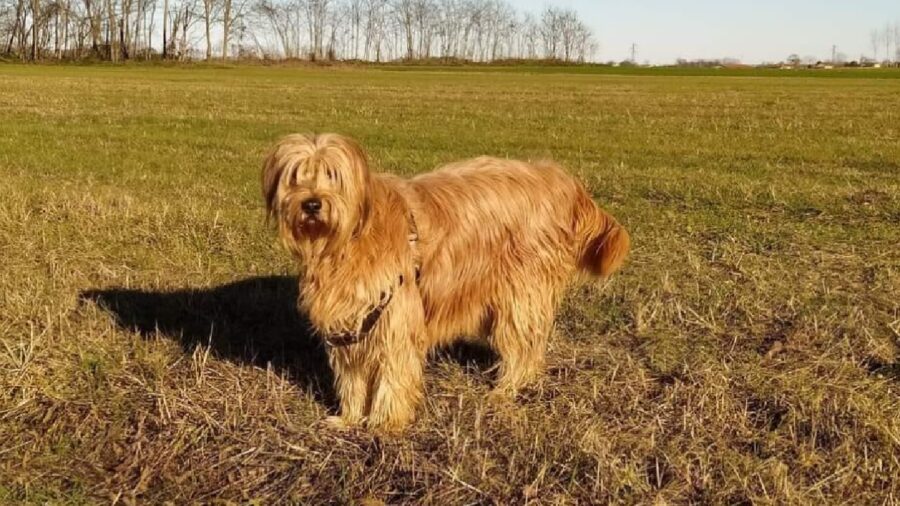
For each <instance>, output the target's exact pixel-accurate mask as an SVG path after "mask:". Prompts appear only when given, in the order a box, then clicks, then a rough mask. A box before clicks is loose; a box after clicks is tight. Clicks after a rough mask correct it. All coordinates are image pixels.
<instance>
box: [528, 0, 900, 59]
mask: <svg viewBox="0 0 900 506" xmlns="http://www.w3.org/2000/svg"><path fill="white" fill-rule="evenodd" d="M513 3H514V5H516V6H518V7H519V8H521V9H526V10H528V11H531V12H539V11H540V10H541V9H542V8H543V7H545V6H547V5H553V6H559V7H571V8H574V9H575V10H576V11H578V13H579V14H580V15H581V18H582V19H583V20H584V21H585V22H586V23H587V24H589V25H590V26H591V27H592V28H593V29H594V32H595V34H596V36H597V39H598V40H599V42H600V52H599V53H598V54H597V55H596V56H595V58H596V59H597V60H600V61H606V60H622V59H625V58H626V57H628V56H629V51H630V47H631V44H632V42H634V43H635V44H637V46H638V54H637V59H638V61H644V60H648V61H650V62H651V63H668V62H673V61H674V60H675V59H676V58H686V59H697V58H725V57H730V58H738V59H740V60H741V61H743V62H745V63H759V62H763V61H770V62H774V61H782V60H784V59H786V58H787V56H788V55H789V54H791V53H797V54H798V55H799V56H800V57H805V56H815V57H817V58H819V59H823V60H824V59H830V58H831V46H832V45H837V46H838V51H839V52H841V53H845V54H846V55H847V56H848V57H849V58H850V59H854V60H855V59H858V58H859V56H860V54H865V55H867V56H871V55H872V47H871V43H870V42H869V33H870V32H871V31H872V30H873V29H876V28H878V29H881V28H883V27H884V25H885V23H896V22H898V21H900V0H843V1H839V0H818V1H816V0H781V1H777V0H757V1H747V0H744V1H741V0H737V1H729V0H719V1H716V0H671V1H665V0H631V1H627V0H619V1H614V0H515V1H514V2H513ZM892 51H893V50H892ZM882 53H883V49H882V50H881V53H880V54H879V56H880V57H881V56H883V54H882Z"/></svg>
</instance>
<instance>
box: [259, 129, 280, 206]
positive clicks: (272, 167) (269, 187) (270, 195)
mask: <svg viewBox="0 0 900 506" xmlns="http://www.w3.org/2000/svg"><path fill="white" fill-rule="evenodd" d="M278 147H279V146H277V145H276V146H275V147H274V148H272V150H271V151H270V152H269V154H268V155H266V158H265V160H263V166H262V193H263V199H264V200H265V201H266V217H267V218H272V217H274V216H275V197H276V195H277V194H278V184H279V181H280V180H281V173H282V172H284V164H283V163H281V160H280V159H279V157H278Z"/></svg>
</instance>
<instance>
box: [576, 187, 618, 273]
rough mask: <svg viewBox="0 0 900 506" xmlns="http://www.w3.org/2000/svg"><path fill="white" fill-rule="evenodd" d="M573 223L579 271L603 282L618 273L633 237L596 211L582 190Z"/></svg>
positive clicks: (602, 211)
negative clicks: (599, 278) (600, 278)
mask: <svg viewBox="0 0 900 506" xmlns="http://www.w3.org/2000/svg"><path fill="white" fill-rule="evenodd" d="M574 222H575V241H576V242H575V247H576V250H575V251H576V253H575V254H576V255H577V256H576V259H577V262H578V267H579V268H580V269H581V270H583V271H585V272H587V273H589V274H593V275H594V276H599V277H602V278H606V277H608V276H609V275H610V274H612V273H614V272H616V271H617V270H618V269H619V268H620V267H621V266H622V263H623V262H624V261H625V257H626V256H627V255H628V249H629V248H630V246H631V237H630V236H629V235H628V232H627V231H626V230H625V228H623V227H622V225H619V222H617V221H616V219H615V218H613V217H612V215H610V214H609V213H607V212H606V211H604V210H602V209H600V208H599V207H597V204H595V203H594V201H593V200H592V199H591V197H590V195H588V193H587V192H586V191H585V190H584V189H582V188H579V191H578V195H577V196H576V198H575V207H574Z"/></svg>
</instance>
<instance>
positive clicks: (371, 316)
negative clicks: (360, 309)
mask: <svg viewBox="0 0 900 506" xmlns="http://www.w3.org/2000/svg"><path fill="white" fill-rule="evenodd" d="M407 219H408V221H409V237H408V240H409V247H410V249H411V250H412V254H413V267H414V270H415V276H416V280H415V281H416V285H418V284H419V277H420V275H421V273H422V265H421V259H420V258H419V249H418V247H417V243H418V242H419V230H418V228H417V227H416V219H415V217H414V216H413V214H412V211H410V212H409V215H408V218H407ZM404 281H405V280H404V279H403V274H400V276H399V277H398V283H397V286H398V287H400V286H403V283H404ZM393 298H394V290H393V287H391V289H389V290H388V291H387V292H381V298H380V299H379V301H378V304H375V305H374V306H372V307H371V309H369V312H368V313H366V316H365V317H363V319H362V321H361V322H360V325H359V328H358V330H356V331H352V330H347V331H344V332H340V333H337V334H332V335H330V336H325V342H326V343H327V344H328V345H329V346H331V347H333V348H342V347H344V346H350V345H352V344H357V343H359V342H362V341H364V340H365V339H366V338H367V337H369V335H370V334H371V333H372V329H374V328H375V324H377V323H378V320H379V318H381V315H382V314H383V313H384V310H385V309H387V305H388V304H389V303H390V302H391V299H393Z"/></svg>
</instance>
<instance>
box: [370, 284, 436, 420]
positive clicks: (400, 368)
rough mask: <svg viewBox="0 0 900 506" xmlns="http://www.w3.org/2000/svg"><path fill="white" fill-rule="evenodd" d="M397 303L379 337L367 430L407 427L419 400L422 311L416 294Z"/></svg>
mask: <svg viewBox="0 0 900 506" xmlns="http://www.w3.org/2000/svg"><path fill="white" fill-rule="evenodd" d="M400 299H401V300H399V301H397V303H396V305H395V306H394V307H393V308H392V310H391V311H390V313H391V314H390V317H389V324H388V325H384V326H383V327H382V329H383V330H382V331H381V336H379V337H380V338H381V339H380V344H381V345H382V346H383V348H382V349H381V350H380V352H381V353H380V358H381V360H380V364H379V368H378V373H377V375H376V379H375V385H374V387H375V391H374V393H373V396H372V407H371V410H370V412H369V418H368V424H369V426H370V427H372V428H374V429H378V430H384V431H387V432H397V431H400V430H403V428H405V427H406V426H407V425H409V423H411V422H412V421H413V420H414V419H415V415H416V407H417V406H418V405H419V402H420V401H421V400H422V376H423V369H424V362H425V352H424V349H423V343H424V342H425V340H424V332H425V324H424V322H425V319H424V311H423V308H422V303H421V299H419V298H418V294H410V296H408V297H401V298H400ZM385 323H388V322H385Z"/></svg>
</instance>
